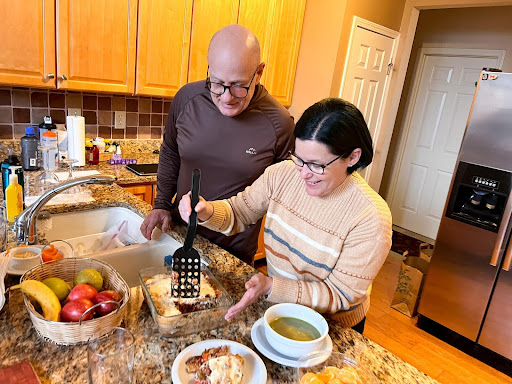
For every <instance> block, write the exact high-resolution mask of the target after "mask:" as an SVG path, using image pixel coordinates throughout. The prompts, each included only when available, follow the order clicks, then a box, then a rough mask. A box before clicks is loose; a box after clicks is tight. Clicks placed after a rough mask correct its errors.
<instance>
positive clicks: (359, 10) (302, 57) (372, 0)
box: [289, 0, 405, 121]
mask: <svg viewBox="0 0 512 384" xmlns="http://www.w3.org/2000/svg"><path fill="white" fill-rule="evenodd" d="M404 5H405V0H380V1H376V0H341V1H340V0H321V1H308V2H307V3H306V11H305V15H304V25H303V28H302V40H301V43H300V49H299V58H298V62H297V73H296V77H295V87H294V90H293V97H292V104H291V106H290V108H289V111H290V113H291V114H292V115H293V116H294V117H295V121H297V119H298V118H299V117H300V116H301V115H302V113H303V112H304V110H305V109H306V108H307V107H309V106H310V105H312V104H313V103H315V102H317V101H319V100H321V99H323V98H325V97H329V96H332V97H337V96H338V95H339V90H340V85H341V77H342V75H343V68H344V66H345V57H346V51H347V47H348V42H349V39H350V31H351V28H352V19H353V16H359V17H362V18H363V19H366V20H369V21H372V22H374V23H377V24H380V25H383V26H385V27H388V28H391V29H394V30H396V31H398V29H399V28H400V22H401V20H402V13H403V9H404Z"/></svg>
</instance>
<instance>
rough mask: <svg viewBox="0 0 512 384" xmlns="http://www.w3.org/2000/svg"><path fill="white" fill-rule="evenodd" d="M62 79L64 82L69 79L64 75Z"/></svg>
mask: <svg viewBox="0 0 512 384" xmlns="http://www.w3.org/2000/svg"><path fill="white" fill-rule="evenodd" d="M60 78H61V80H62V81H66V80H67V79H68V77H67V76H66V75H62V76H61V77H60Z"/></svg>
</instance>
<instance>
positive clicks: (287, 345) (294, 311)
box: [263, 303, 329, 358]
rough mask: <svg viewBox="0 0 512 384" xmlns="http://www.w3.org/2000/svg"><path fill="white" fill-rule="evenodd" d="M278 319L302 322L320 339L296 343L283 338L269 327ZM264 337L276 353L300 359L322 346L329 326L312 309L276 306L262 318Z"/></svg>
mask: <svg viewBox="0 0 512 384" xmlns="http://www.w3.org/2000/svg"><path fill="white" fill-rule="evenodd" d="M278 317H294V318H296V319H300V320H303V321H305V322H307V323H309V324H311V325H312V326H313V327H315V328H316V329H317V330H318V332H320V337H319V338H317V339H314V340H310V341H298V340H292V339H289V338H287V337H284V336H282V335H280V334H279V333H277V332H276V331H274V330H273V329H272V328H271V327H270V323H271V322H272V320H274V319H276V318H278ZM263 324H264V329H265V337H266V338H267V341H268V342H269V344H270V345H271V346H272V348H274V349H275V350H276V351H277V352H279V353H281V354H283V355H285V356H288V357H292V358H301V357H303V356H305V355H307V354H309V353H311V352H314V351H317V350H319V349H320V347H321V346H322V344H323V342H324V341H325V338H326V337H327V335H328V334H329V325H328V324H327V321H326V320H325V319H324V317H323V316H322V315H321V314H319V313H318V312H316V311H315V310H314V309H311V308H309V307H305V306H304V305H300V304H291V303H282V304H276V305H273V306H272V307H270V308H269V309H267V310H266V311H265V315H264V316H263Z"/></svg>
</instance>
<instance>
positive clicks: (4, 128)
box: [0, 86, 170, 140]
mask: <svg viewBox="0 0 512 384" xmlns="http://www.w3.org/2000/svg"><path fill="white" fill-rule="evenodd" d="M169 107H170V100H164V99H162V98H156V97H153V98H151V97H137V96H124V95H109V94H95V93H82V92H72V91H57V90H50V91H48V90H45V89H35V88H33V89H32V88H19V87H3V86H0V139H1V140H12V139H15V140H16V139H19V138H20V137H22V136H24V135H25V128H26V127H28V126H29V125H32V124H39V123H41V122H42V121H43V117H44V116H46V115H50V116H51V117H52V120H53V122H54V123H56V124H65V122H66V111H67V108H80V109H81V110H82V115H83V116H84V117H85V135H86V136H87V137H90V138H93V137H96V136H101V137H104V138H106V139H110V138H112V139H160V138H161V137H162V131H163V128H164V126H165V121H166V119H167V113H168V111H169ZM115 111H126V129H115V128H114V112H115Z"/></svg>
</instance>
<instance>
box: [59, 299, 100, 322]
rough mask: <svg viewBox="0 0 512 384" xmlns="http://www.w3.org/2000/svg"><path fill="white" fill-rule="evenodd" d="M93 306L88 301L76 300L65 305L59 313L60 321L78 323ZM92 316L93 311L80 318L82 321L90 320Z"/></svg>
mask: <svg viewBox="0 0 512 384" xmlns="http://www.w3.org/2000/svg"><path fill="white" fill-rule="evenodd" d="M93 305H94V304H93V303H92V301H91V300H88V299H76V300H73V301H70V302H69V303H67V304H66V305H65V306H64V307H62V310H61V311H60V318H61V320H62V321H71V322H75V323H77V322H78V321H80V317H81V316H82V315H83V314H84V312H85V311H87V310H88V309H89V308H91V307H92V306H93ZM93 315H94V311H89V312H87V313H86V314H85V316H84V317H82V321H84V320H91V319H92V317H93Z"/></svg>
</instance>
